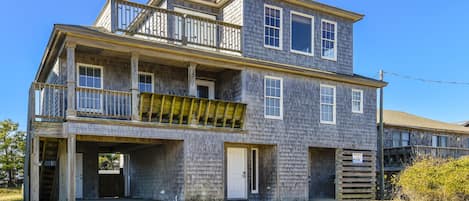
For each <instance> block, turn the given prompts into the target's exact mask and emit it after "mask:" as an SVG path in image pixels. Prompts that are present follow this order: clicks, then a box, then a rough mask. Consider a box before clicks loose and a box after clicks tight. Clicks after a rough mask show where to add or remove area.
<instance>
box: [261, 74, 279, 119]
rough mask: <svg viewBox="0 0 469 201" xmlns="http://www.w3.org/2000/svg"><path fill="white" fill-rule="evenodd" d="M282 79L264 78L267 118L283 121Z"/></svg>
mask: <svg viewBox="0 0 469 201" xmlns="http://www.w3.org/2000/svg"><path fill="white" fill-rule="evenodd" d="M282 88H283V86H282V78H276V77H270V76H266V77H265V78H264V96H265V97H264V105H265V107H264V110H265V113H264V114H265V117H266V118H273V119H281V118H282V113H283V108H282V107H283V103H282V101H283V100H282V99H283V98H282V90H283V89H282Z"/></svg>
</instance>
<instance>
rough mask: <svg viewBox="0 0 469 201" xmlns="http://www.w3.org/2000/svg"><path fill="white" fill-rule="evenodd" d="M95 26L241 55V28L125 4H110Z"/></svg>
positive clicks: (119, 1) (120, 1)
mask: <svg viewBox="0 0 469 201" xmlns="http://www.w3.org/2000/svg"><path fill="white" fill-rule="evenodd" d="M95 26H97V27H102V28H104V29H106V30H108V31H110V32H112V33H116V34H123V35H130V36H134V37H139V38H144V39H148V40H154V41H157V42H164V43H171V44H176V45H183V46H192V47H200V48H203V49H209V50H215V51H225V52H234V53H240V52H241V49H242V48H241V28H242V27H241V26H240V25H236V24H230V23H227V22H223V21H218V20H212V19H208V18H203V17H198V16H195V15H190V14H184V13H180V12H175V11H171V10H166V9H162V8H158V7H153V6H148V5H143V4H138V3H133V2H129V1H125V0H110V1H108V3H107V4H106V5H105V7H104V8H103V10H102V12H101V14H100V16H99V17H98V18H97V20H96V23H95Z"/></svg>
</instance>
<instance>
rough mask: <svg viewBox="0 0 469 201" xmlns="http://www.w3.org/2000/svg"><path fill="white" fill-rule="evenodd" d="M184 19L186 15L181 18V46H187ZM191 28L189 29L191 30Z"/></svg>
mask: <svg viewBox="0 0 469 201" xmlns="http://www.w3.org/2000/svg"><path fill="white" fill-rule="evenodd" d="M186 17H187V15H184V16H182V17H181V40H182V44H183V45H187V39H188V37H187V34H188V33H186ZM191 28H192V27H189V29H191Z"/></svg>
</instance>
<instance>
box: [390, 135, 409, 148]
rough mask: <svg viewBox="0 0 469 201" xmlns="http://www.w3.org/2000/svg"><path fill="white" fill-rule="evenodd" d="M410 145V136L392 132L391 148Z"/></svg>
mask: <svg viewBox="0 0 469 201" xmlns="http://www.w3.org/2000/svg"><path fill="white" fill-rule="evenodd" d="M409 145H410V134H409V133H408V132H393V133H392V146H393V147H401V146H409Z"/></svg>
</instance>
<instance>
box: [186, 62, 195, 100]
mask: <svg viewBox="0 0 469 201" xmlns="http://www.w3.org/2000/svg"><path fill="white" fill-rule="evenodd" d="M196 67H197V64H196V63H190V64H189V68H188V69H187V83H188V84H189V86H188V88H189V96H194V97H195V96H197V84H196V82H195V80H196V72H195V71H196Z"/></svg>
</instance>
